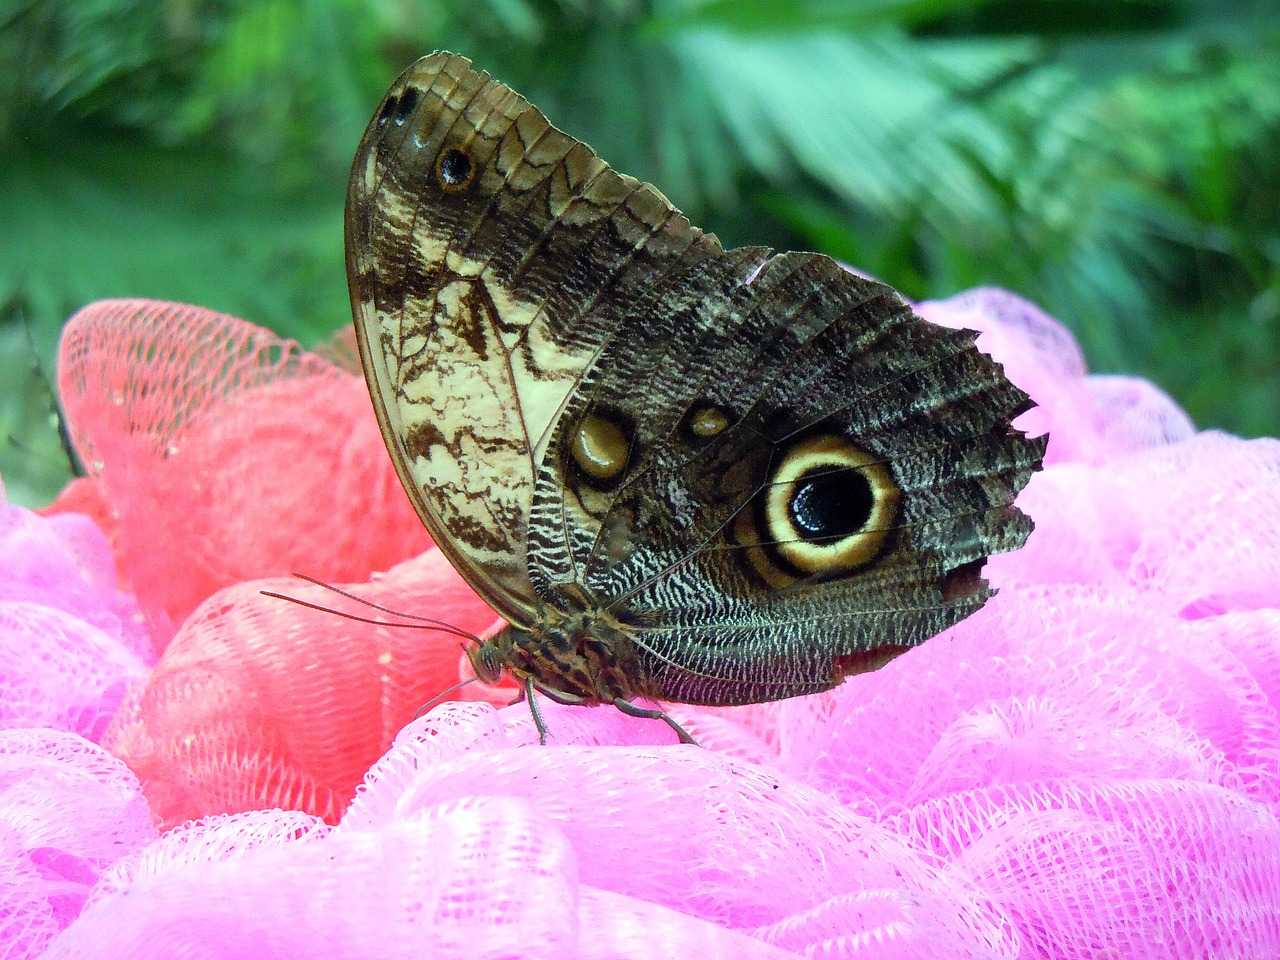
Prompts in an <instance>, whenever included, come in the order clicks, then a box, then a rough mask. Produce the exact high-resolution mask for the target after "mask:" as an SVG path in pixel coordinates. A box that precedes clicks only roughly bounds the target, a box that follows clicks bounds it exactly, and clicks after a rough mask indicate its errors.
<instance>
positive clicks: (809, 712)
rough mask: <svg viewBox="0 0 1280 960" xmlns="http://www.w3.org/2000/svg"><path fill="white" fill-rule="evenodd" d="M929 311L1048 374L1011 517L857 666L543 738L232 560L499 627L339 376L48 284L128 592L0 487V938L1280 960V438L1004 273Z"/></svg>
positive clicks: (123, 950)
mask: <svg viewBox="0 0 1280 960" xmlns="http://www.w3.org/2000/svg"><path fill="white" fill-rule="evenodd" d="M921 312H922V313H924V314H925V316H927V317H928V318H929V319H931V320H934V321H935V322H938V323H944V324H948V325H952V326H966V327H971V328H976V329H980V330H982V331H984V332H983V336H982V339H981V340H980V341H979V343H980V344H981V345H982V346H983V347H984V348H985V349H987V350H989V351H990V352H992V353H993V354H994V355H995V356H996V357H997V358H998V359H1000V360H1001V361H1002V362H1003V363H1004V364H1005V366H1006V369H1007V370H1008V372H1009V374H1010V376H1011V377H1012V378H1013V379H1014V380H1015V381H1016V382H1018V383H1019V384H1020V385H1021V386H1023V387H1024V388H1025V389H1027V390H1028V391H1029V392H1030V393H1031V394H1032V395H1033V397H1035V399H1036V400H1037V402H1038V403H1039V404H1040V406H1039V407H1037V408H1036V409H1035V410H1032V411H1030V412H1029V413H1027V414H1025V415H1024V420H1023V422H1022V424H1021V425H1023V426H1025V427H1026V428H1027V429H1029V430H1032V431H1034V432H1040V431H1042V430H1045V429H1047V430H1049V431H1050V434H1051V439H1050V444H1049V453H1048V465H1047V467H1046V469H1045V470H1044V472H1043V473H1042V474H1040V475H1038V476H1037V477H1036V478H1035V479H1034V480H1033V481H1032V483H1031V485H1030V486H1029V487H1028V488H1027V490H1026V492H1025V494H1024V496H1023V498H1022V500H1021V502H1022V503H1023V505H1024V507H1025V509H1027V511H1028V512H1030V513H1031V514H1032V516H1033V517H1035V519H1036V523H1037V529H1036V532H1035V533H1034V534H1033V536H1032V538H1031V540H1030V541H1029V543H1028V544H1027V546H1026V548H1024V549H1023V550H1021V551H1019V552H1018V553H1016V554H1012V555H1008V556H1002V557H997V558H993V560H992V561H991V562H990V563H989V565H988V573H989V575H990V576H991V577H992V579H993V581H994V582H996V583H997V584H998V585H999V586H1000V593H999V594H998V595H997V596H996V597H995V598H994V599H993V600H992V601H991V602H990V603H989V604H988V605H987V607H986V608H985V609H984V610H982V611H981V612H980V613H979V614H977V615H976V616H974V617H972V618H970V619H969V620H967V621H966V622H964V623H962V624H960V625H958V626H957V627H955V628H954V629H952V630H950V631H948V632H947V633H946V634H945V635H943V636H941V637H938V638H936V639H934V640H932V641H930V642H929V643H927V644H925V645H924V646H922V647H920V648H919V649H917V650H914V651H912V652H911V653H909V654H907V655H906V656H904V657H902V658H900V659H899V660H896V661H894V662H893V663H891V664H890V665H889V666H887V667H885V668H884V669H882V670H880V671H878V672H877V673H874V674H870V675H866V676H862V677H856V678H853V679H851V680H849V681H847V682H846V683H845V684H844V685H843V686H841V687H840V688H839V689H837V690H835V691H832V692H831V693H829V694H826V695H823V696H819V697H811V698H804V699H796V700H790V701H785V702H783V703H779V704H767V705H761V706H757V707H748V708H739V709H733V710H729V709H722V710H716V709H699V708H693V707H686V706H678V705H677V706H673V707H672V708H671V712H672V714H673V715H674V716H676V717H677V718H678V719H679V720H680V721H681V722H682V723H683V724H685V725H686V726H687V727H688V728H689V729H690V730H691V731H692V732H693V733H694V735H695V736H696V737H697V738H698V739H699V741H700V742H701V743H702V744H703V745H704V748H703V749H697V748H689V747H680V746H676V745H674V744H673V743H672V741H673V740H674V737H673V736H672V735H671V733H670V731H669V729H668V728H667V727H666V726H665V725H664V724H661V723H657V722H649V721H642V720H635V719H630V718H627V717H625V716H623V715H621V714H619V713H618V712H617V711H614V710H612V709H595V710H589V709H580V708H577V709H575V708H568V707H559V706H557V705H555V704H550V703H545V702H543V703H542V709H543V711H544V714H545V716H546V719H547V723H548V726H549V727H550V730H551V736H550V743H549V745H548V746H547V747H545V748H541V747H539V746H538V745H537V735H536V731H535V730H534V728H533V724H532V720H531V718H530V716H529V712H528V709H527V707H526V706H525V705H522V704H516V705H513V706H509V707H505V708H502V709H498V708H496V707H495V706H494V703H495V702H505V699H509V692H507V693H506V694H505V695H504V693H503V692H502V691H498V692H493V691H485V690H478V687H477V686H471V687H467V688H464V690H463V691H462V693H461V695H463V696H470V697H472V698H474V702H456V701H455V702H448V703H444V704H442V705H440V706H438V707H436V708H435V709H434V710H432V711H431V712H430V713H429V714H427V715H426V716H424V717H421V718H418V719H416V720H415V719H413V715H414V712H415V711H416V709H417V708H418V706H419V705H421V704H422V703H424V702H426V701H427V700H428V699H430V698H431V697H432V696H434V695H436V694H438V693H440V692H441V691H442V690H443V689H445V687H447V686H448V685H449V684H450V683H452V682H453V681H455V680H456V679H458V677H459V676H460V675H462V674H464V673H465V660H464V658H463V657H462V656H461V651H460V650H459V648H458V640H457V639H456V638H454V637H451V636H449V635H447V634H443V633H439V632H435V631H427V630H406V629H395V628H389V627H385V626H372V625H367V624H360V623H356V622H353V621H350V620H345V619H341V618H338V617H335V616H333V615H331V614H324V613H318V612H316V611H312V610H308V609H305V608H302V607H298V606H295V605H292V604H287V603H284V602H282V601H279V600H274V599H271V598H268V597H264V596H262V594H261V592H260V591H261V590H263V589H273V590H276V591H279V592H283V593H288V594H290V595H292V596H296V597H299V598H301V599H306V600H308V601H312V602H318V603H323V604H325V605H328V606H333V607H337V608H340V609H343V610H351V611H352V612H355V613H369V612H371V611H369V610H367V609H362V608H359V607H358V606H356V605H355V604H354V603H353V602H352V601H349V600H345V599H344V598H341V597H337V596H335V595H333V594H331V593H328V592H326V591H323V590H321V589H320V588H316V587H312V586H310V585H308V584H304V583H301V582H299V581H296V580H289V579H287V575H288V574H289V573H290V572H294V571H296V572H300V573H306V574H311V575H315V576H319V577H323V578H325V579H328V580H332V581H337V582H340V583H349V584H353V586H351V587H349V589H351V590H352V592H354V593H356V594H358V595H359V596H362V597H366V598H368V599H370V600H373V601H375V602H378V603H383V604H386V605H388V606H391V607H394V608H396V609H400V610H405V611H410V612H413V613H416V614H423V615H427V616H434V617H439V618H441V619H444V620H447V621H449V622H451V623H455V624H457V625H458V626H460V627H462V628H463V629H466V630H470V631H472V632H476V633H480V632H484V631H486V630H488V629H491V628H492V626H493V615H492V614H491V613H490V612H489V611H488V609H487V608H486V607H485V606H484V605H483V604H481V603H480V602H479V601H478V600H477V599H476V598H475V597H474V596H473V595H472V594H471V593H470V591H468V590H467V588H466V587H465V586H464V585H463V584H462V583H461V581H460V580H459V579H458V578H457V576H456V574H454V573H453V572H452V570H451V569H450V568H449V566H448V564H447V563H446V562H444V560H443V559H442V557H441V556H440V554H439V553H438V552H437V551H435V550H428V551H427V552H426V553H421V548H422V546H423V545H424V543H425V539H424V536H423V534H422V533H421V530H420V527H419V525H418V523H417V520H416V518H414V517H413V516H412V513H411V511H410V508H409V507H408V505H407V503H406V502H405V501H404V499H403V494H402V493H400V492H399V490H398V486H397V485H396V482H395V478H394V474H393V473H392V471H391V468H390V466H389V464H387V462H386V457H385V453H384V452H383V451H382V449H381V441H380V440H379V438H378V437H377V429H376V426H375V425H374V422H373V416H372V411H371V409H370V407H369V403H368V399H367V396H366V395H365V393H364V390H363V385H362V383H361V381H360V379H359V377H358V375H356V374H353V373H350V372H348V371H347V370H344V369H343V368H342V367H340V366H336V365H333V364H330V363H329V362H328V361H325V360H322V359H320V358H318V357H315V356H312V355H307V354H304V353H303V352H301V351H300V350H299V349H298V348H297V347H296V346H294V345H290V344H286V343H282V342H281V341H278V340H276V339H275V338H274V337H272V336H271V335H270V334H268V333H266V332H264V331H261V330H258V329H256V328H252V327H250V326H248V325H247V324H243V323H242V322H241V321H237V320H234V319H232V318H228V317H220V316H217V315H215V314H212V313H209V312H207V311H201V310H196V309H194V308H189V307H175V306H173V305H166V304H154V303H146V302H127V303H125V302H116V303H108V304H99V305H95V306H93V307H90V308H88V309H87V310H86V311H83V312H82V313H81V314H79V315H77V317H75V318H74V319H73V320H72V322H71V324H70V325H69V327H68V332H67V334H66V340H65V343H64V353H65V357H64V366H63V374H62V387H63V391H64V393H65V394H66V396H67V406H68V410H69V413H70V416H71V418H72V425H73V432H74V436H75V437H76V442H77V444H78V445H79V446H80V447H81V449H82V450H83V451H84V452H85V454H86V458H85V459H86V461H88V462H89V463H90V464H91V465H92V466H93V469H94V475H93V477H92V478H91V479H90V480H89V481H85V482H84V483H82V484H80V485H78V486H77V487H75V488H73V489H71V490H69V491H68V494H67V496H66V499H65V501H64V502H65V503H66V504H70V505H74V506H76V507H77V508H79V509H87V510H89V511H90V512H92V513H93V514H94V515H95V517H97V518H98V519H99V520H100V521H101V522H103V523H104V525H105V526H106V527H107V528H108V529H109V531H110V534H111V537H112V541H111V542H112V543H113V544H114V547H115V558H116V559H117V560H118V564H119V566H118V571H119V575H120V577H121V581H120V582H122V583H124V584H126V585H127V586H130V587H131V588H132V589H133V590H136V592H137V596H138V603H137V605H134V603H133V601H132V598H131V596H130V594H129V593H126V592H122V591H121V590H120V589H118V587H117V581H116V575H115V572H114V571H113V569H112V555H111V552H110V550H109V548H108V546H107V541H106V540H105V538H104V537H103V536H102V534H100V533H98V532H97V530H96V528H95V527H94V526H93V525H92V524H90V523H88V522H87V521H86V520H84V519H83V518H80V517H77V516H76V515H74V514H67V513H58V514H55V515H53V516H50V517H48V518H41V517H36V516H34V515H32V514H30V513H28V512H26V511H22V510H20V509H19V508H16V507H4V508H3V511H4V512H3V513H0V524H3V526H2V527H0V534H3V536H2V537H0V630H4V631H5V632H4V633H3V634H0V636H3V647H2V648H0V657H3V660H0V662H3V664H4V671H3V676H2V678H0V682H3V683H5V684H6V693H7V696H6V698H5V703H4V704H3V706H2V709H3V711H4V712H3V719H4V723H3V724H2V725H0V726H2V727H3V728H4V729H3V730H0V771H3V773H2V774H0V784H3V787H2V788H0V842H3V844H4V845H5V846H4V854H5V855H4V856H3V857H0V864H3V867H0V870H3V876H2V878H0V898H3V902H2V903H0V955H4V956H11V957H35V956H41V955H47V956H50V957H97V956H102V957H117V956H137V957H151V956H154V957H169V956H176V955H183V956H203V957H243V958H249V957H265V956H270V957H321V958H323V957H335V958H336V957H347V956H379V957H399V956H405V957H410V956H412V957H421V956H439V957H464V956H465V957H493V958H505V957H543V956H545V957H636V958H641V957H644V958H649V957H653V956H682V957H704V956H705V957H712V956H727V957H796V956H806V957H824V958H838V957H850V958H888V957H893V958H907V957H911V958H952V957H954V958H1017V957H1027V958H1030V957H1053V958H1086V957H1087V958H1100V957H1117V958H1119V957H1124V958H1129V957H1197V958H1199V957H1214V958H1218V957H1241V958H1245V957H1258V958H1265V957H1273V956H1276V955H1280V908H1278V907H1277V904H1280V821H1278V820H1277V816H1276V812H1277V809H1278V807H1280V713H1278V711H1277V706H1278V705H1280V442H1277V441H1275V440H1255V441H1244V440H1240V439H1237V438H1234V437H1230V436H1226V435H1222V434H1215V433H1197V432H1196V431H1195V430H1194V428H1193V426H1192V425H1191V424H1190V422H1189V421H1188V420H1187V418H1186V416H1185V415H1184V414H1183V413H1182V411H1181V410H1179V409H1178V408H1177V406H1176V405H1175V404H1174V403H1173V402H1172V401H1171V400H1169V398H1168V397H1166V396H1165V395H1164V394H1162V393H1160V391H1158V390H1157V389H1156V388H1154V387H1153V386H1151V385H1150V384H1149V383H1146V382H1144V381H1141V380H1135V379H1131V378H1122V377H1096V376H1088V375H1087V374H1086V371H1085V367H1084V363H1083V361H1082V359H1081V357H1080V354H1079V351H1078V350H1077V348H1076V346H1075V343H1074V341H1073V340H1072V339H1071V337H1070V335H1069V334H1067V332H1066V331H1065V330H1064V329H1063V328H1062V327H1061V326H1060V325H1059V324H1057V323H1056V322H1055V321H1053V320H1052V319H1050V318H1049V317H1046V316H1045V315H1044V314H1043V313H1041V312H1040V311H1038V310H1036V309H1035V308H1034V307H1033V306H1031V305H1030V304H1028V303H1026V302H1025V301H1022V300H1019V299H1018V298H1016V297H1013V296H1011V295H1009V294H1006V293H1002V292H1000V291H994V290H979V291H974V292H972V293H969V294H966V295H964V296H962V297H958V298H955V299H953V300H950V301H946V302H942V303H929V304H923V305H922V306H921ZM55 509H57V505H55ZM378 569H384V570H386V571H387V572H386V573H385V574H380V575H376V576H373V577H372V578H371V577H370V576H369V574H370V571H373V570H378ZM264 578H273V579H264ZM140 611H141V612H140ZM143 624H145V625H146V626H147V627H148V628H149V630H148V631H146V632H144V630H143V629H142V626H143ZM148 632H149V633H150V636H151V638H152V640H153V641H154V643H155V645H156V647H158V648H163V653H162V654H161V656H160V659H159V662H158V663H155V664H154V666H153V665H152V664H153V660H154V655H153V654H152V653H151V645H150V642H149V641H148V636H147V633H148ZM126 691H127V692H126ZM486 700H487V701H489V702H485V701H486ZM108 716H111V717H112V719H111V721H110V724H109V726H108V727H107V728H106V729H105V731H104V729H103V725H104V722H105V719H106V717H108ZM95 740H97V741H99V742H101V743H102V745H103V746H96V745H95V744H94V743H93V742H92V741H95ZM104 747H105V748H106V749H103V748H104ZM107 751H110V752H107ZM144 796H145V798H146V799H145V801H144V800H143V797H144ZM153 818H154V822H155V823H158V824H159V825H160V828H161V829H164V828H169V829H168V832H166V833H164V834H163V835H162V836H158V835H157V828H156V827H155V826H153Z"/></svg>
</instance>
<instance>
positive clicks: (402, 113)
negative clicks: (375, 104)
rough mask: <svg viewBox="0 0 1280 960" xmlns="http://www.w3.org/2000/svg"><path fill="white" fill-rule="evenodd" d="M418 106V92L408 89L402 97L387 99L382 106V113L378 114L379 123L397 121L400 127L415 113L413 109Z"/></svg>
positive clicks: (402, 93)
mask: <svg viewBox="0 0 1280 960" xmlns="http://www.w3.org/2000/svg"><path fill="white" fill-rule="evenodd" d="M417 105H418V91H417V90H415V89H413V87H406V88H405V89H404V90H403V91H402V92H401V94H400V96H398V97H388V98H387V102H386V103H384V104H383V105H382V112H381V113H379V114H378V122H379V123H385V122H386V121H387V120H395V122H396V125H397V126H399V125H400V124H402V123H404V122H405V120H407V119H408V118H409V114H411V113H413V108H414V107H416V106H417Z"/></svg>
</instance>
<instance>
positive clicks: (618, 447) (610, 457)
mask: <svg viewBox="0 0 1280 960" xmlns="http://www.w3.org/2000/svg"><path fill="white" fill-rule="evenodd" d="M571 453H572V455H573V461H574V463H576V464H577V465H578V467H579V468H580V469H581V470H582V472H583V473H585V474H587V476H589V477H593V478H595V479H596V480H612V479H613V478H614V477H616V476H617V475H618V474H620V473H621V472H622V471H623V470H624V469H625V468H626V466H627V460H628V458H629V457H630V456H631V444H630V443H629V442H628V441H627V437H626V434H625V433H623V431H622V428H621V427H619V426H618V425H617V424H616V423H614V422H613V421H612V420H606V419H605V418H604V417H597V416H594V415H592V416H589V417H586V418H584V419H583V421H582V422H581V423H580V424H578V429H577V430H575V431H574V434H573V446H572V447H571Z"/></svg>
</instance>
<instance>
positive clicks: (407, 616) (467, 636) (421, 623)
mask: <svg viewBox="0 0 1280 960" xmlns="http://www.w3.org/2000/svg"><path fill="white" fill-rule="evenodd" d="M293 576H294V577H296V578H297V579H299V580H305V581H306V582H307V583H311V584H315V585H316V586H317V587H323V588H324V589H326V590H328V591H330V592H331V593H336V594H338V596H340V597H346V598H347V599H348V600H352V601H354V602H356V603H358V604H361V605H362V606H366V607H370V608H372V609H374V610H377V611H378V612H379V613H385V614H386V615H387V616H389V617H399V618H401V619H403V620H412V621H414V622H413V623H388V622H387V621H386V620H379V619H375V618H373V617H362V616H360V615H359V614H355V613H345V612H343V611H341V610H334V609H333V608H332V607H326V606H324V605H322V604H319V603H312V602H311V601H309V600H302V599H300V598H299V597H291V596H289V595H288V594H284V593H276V592H275V591H274V590H261V591H259V592H260V593H261V594H262V595H263V596H264V597H272V598H274V599H276V600H287V601H288V602H289V603H296V604H297V605H298V606H300V607H307V608H308V609H311V610H319V611H320V612H322V613H332V614H334V615H335V616H339V617H343V618H345V619H347V620H352V621H354V622H356V623H370V624H373V625H374V626H380V627H403V628H404V629H406V630H442V631H444V632H445V633H451V634H453V635H454V636H455V637H461V638H462V639H463V640H470V641H471V642H472V643H479V642H480V638H479V637H477V636H476V635H475V634H473V633H468V632H467V631H466V630H463V629H461V628H460V627H455V626H454V625H453V624H451V623H445V621H443V620H437V619H436V618H435V617H424V616H420V615H418V614H415V613H403V612H401V611H399V610H392V609H391V608H390V607H384V606H382V604H380V603H374V602H373V601H372V600H366V599H365V598H364V597H358V596H356V595H355V594H354V593H348V592H347V591H346V590H343V589H341V588H340V587H335V586H333V584H330V583H325V582H324V581H323V580H317V579H316V578H315V577H309V576H307V575H306V574H304V573H295V574H293Z"/></svg>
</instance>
